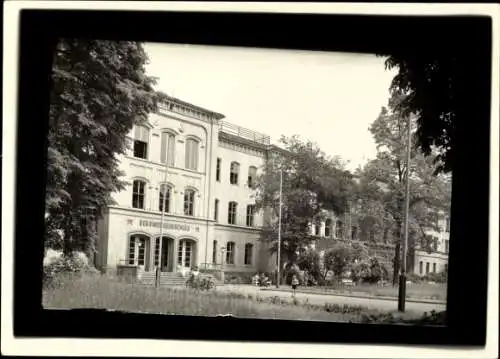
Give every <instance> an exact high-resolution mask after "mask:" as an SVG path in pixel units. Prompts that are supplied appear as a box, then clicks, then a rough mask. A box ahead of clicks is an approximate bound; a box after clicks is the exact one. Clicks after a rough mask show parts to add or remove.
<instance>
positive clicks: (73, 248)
mask: <svg viewBox="0 0 500 359" xmlns="http://www.w3.org/2000/svg"><path fill="white" fill-rule="evenodd" d="M400 61H402V60H401V59H398V58H396V57H391V56H379V57H377V56H376V55H366V54H346V53H327V52H314V51H310V52H307V51H281V50H266V49H242V48H228V47H207V46H191V45H175V44H161V43H144V44H142V43H137V42H126V41H123V42H113V41H105V40H103V41H97V40H96V41H93V40H90V41H87V40H81V39H62V40H61V41H60V43H59V44H58V45H57V48H56V51H55V53H54V64H53V81H54V82H53V88H52V93H51V104H50V105H51V117H50V129H49V139H48V142H49V143H48V153H49V155H48V167H47V170H48V183H47V197H46V203H47V214H46V221H47V233H46V236H47V237H46V249H47V251H46V256H45V260H44V275H45V277H44V280H45V283H44V284H45V285H46V286H45V289H44V295H43V305H44V307H45V308H89V307H90V308H107V309H119V310H127V311H137V312H154V313H163V314H166V315H168V314H183V315H207V316H213V315H219V314H226V315H233V316H235V317H252V318H266V319H293V320H320V321H345V322H371V321H373V322H376V323H387V322H389V321H391V322H392V321H401V322H402V323H414V324H420V323H423V321H428V322H429V323H439V324H442V325H446V322H445V314H444V313H445V311H446V282H447V273H448V252H449V249H450V236H449V233H450V222H451V218H450V203H451V179H452V173H451V171H450V169H449V167H450V166H449V163H448V166H447V162H446V160H447V147H446V145H441V146H435V145H431V146H429V144H428V143H425V144H422V142H424V141H426V140H427V139H428V138H429V135H432V134H430V133H428V132H423V133H422V130H423V131H425V128H424V129H420V131H421V132H417V131H418V123H417V118H416V116H414V115H413V109H412V106H414V104H412V102H411V99H410V98H409V96H411V94H412V92H411V90H408V89H406V88H404V87H403V86H404V85H402V84H404V83H407V82H408V81H409V80H410V79H408V75H407V74H405V73H404V72H403V73H402V71H401V69H400V67H399V66H400V65H399V62H400ZM440 75H441V73H440V72H438V71H437V70H436V71H435V73H432V76H440ZM366 79H370V81H369V83H367V81H366ZM214 84H217V85H216V86H214ZM277 118H286V119H287V125H286V126H283V125H281V123H280V124H279V125H278V124H277V123H276V119H277ZM273 123H274V124H273ZM319 124H321V125H319ZM318 125H319V126H318ZM442 125H443V126H444V131H443V133H442V134H441V135H440V136H436V140H437V141H439V142H438V143H443V144H445V143H446V142H447V141H448V139H449V137H448V136H447V132H446V128H447V127H448V126H450V125H449V122H447V120H443V122H442ZM437 141H436V142H437ZM419 145H420V147H419ZM426 146H428V147H426ZM408 151H410V152H408ZM451 246H453V244H451ZM68 270H70V273H67V272H68ZM74 271H77V272H80V271H84V272H85V271H88V272H89V273H88V274H85V275H83V276H81V277H78V278H75V277H74V276H73V272H74ZM66 274H70V275H69V276H68V277H67V276H66ZM401 295H403V296H404V297H403V298H401ZM160 297H161V298H166V300H161V301H159V300H158V299H159V298H160Z"/></svg>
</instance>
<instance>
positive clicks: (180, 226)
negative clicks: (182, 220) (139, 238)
mask: <svg viewBox="0 0 500 359" xmlns="http://www.w3.org/2000/svg"><path fill="white" fill-rule="evenodd" d="M139 226H140V227H154V228H160V227H161V222H155V221H148V220H140V221H139ZM163 228H164V229H171V230H177V231H185V232H189V231H190V230H191V226H189V225H188V224H178V223H168V222H166V223H163Z"/></svg>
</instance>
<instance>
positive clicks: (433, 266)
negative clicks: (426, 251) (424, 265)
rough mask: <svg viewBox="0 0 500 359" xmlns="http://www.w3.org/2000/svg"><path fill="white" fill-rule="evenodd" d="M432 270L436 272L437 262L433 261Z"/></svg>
mask: <svg viewBox="0 0 500 359" xmlns="http://www.w3.org/2000/svg"><path fill="white" fill-rule="evenodd" d="M432 272H433V273H436V263H432Z"/></svg>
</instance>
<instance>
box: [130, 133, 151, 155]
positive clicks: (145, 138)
mask: <svg viewBox="0 0 500 359" xmlns="http://www.w3.org/2000/svg"><path fill="white" fill-rule="evenodd" d="M148 143H149V128H147V127H145V126H135V133H134V157H137V158H144V159H147V158H148Z"/></svg>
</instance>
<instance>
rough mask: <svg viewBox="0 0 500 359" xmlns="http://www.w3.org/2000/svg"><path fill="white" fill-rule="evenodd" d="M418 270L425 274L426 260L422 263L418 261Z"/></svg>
mask: <svg viewBox="0 0 500 359" xmlns="http://www.w3.org/2000/svg"><path fill="white" fill-rule="evenodd" d="M418 272H419V274H424V262H422V261H420V263H418Z"/></svg>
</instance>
